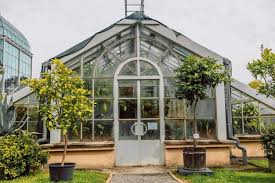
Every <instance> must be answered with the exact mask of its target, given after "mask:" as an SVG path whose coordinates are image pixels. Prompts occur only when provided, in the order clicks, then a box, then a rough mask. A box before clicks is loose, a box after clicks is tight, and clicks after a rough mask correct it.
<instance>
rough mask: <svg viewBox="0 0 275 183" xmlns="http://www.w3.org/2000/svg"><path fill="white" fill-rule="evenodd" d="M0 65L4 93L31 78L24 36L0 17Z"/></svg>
mask: <svg viewBox="0 0 275 183" xmlns="http://www.w3.org/2000/svg"><path fill="white" fill-rule="evenodd" d="M0 64H1V65H3V66H4V69H5V74H4V82H5V84H4V91H5V92H6V93H10V92H12V91H13V90H14V89H15V88H16V87H18V86H19V85H20V81H21V80H23V79H26V78H30V77H31V73H32V53H31V49H30V45H29V42H28V40H27V39H26V38H25V36H24V35H23V34H22V33H21V32H20V31H19V30H18V29H16V28H15V27H14V26H13V25H12V24H11V23H9V22H8V21H7V20H6V19H5V18H4V17H2V16H0Z"/></svg>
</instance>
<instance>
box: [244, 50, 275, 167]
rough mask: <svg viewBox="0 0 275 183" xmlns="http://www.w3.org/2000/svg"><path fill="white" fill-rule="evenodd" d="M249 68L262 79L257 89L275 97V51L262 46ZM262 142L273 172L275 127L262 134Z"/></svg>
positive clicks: (256, 77)
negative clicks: (258, 56) (257, 56)
mask: <svg viewBox="0 0 275 183" xmlns="http://www.w3.org/2000/svg"><path fill="white" fill-rule="evenodd" d="M247 69H248V70H249V71H250V72H251V73H252V75H253V77H254V78H255V79H257V80H259V81H260V82H258V85H257V91H258V92H260V93H262V94H265V95H266V96H267V97H269V96H271V97H275V74H274V73H275V53H273V52H272V49H267V48H264V47H263V46H262V50H261V58H260V59H257V60H253V61H252V62H251V63H249V64H248V65H247ZM261 143H262V145H263V148H264V151H265V153H266V156H267V158H268V160H269V167H270V169H271V171H272V172H275V131H274V129H273V130H269V131H266V132H265V133H264V134H263V135H262V136H261Z"/></svg>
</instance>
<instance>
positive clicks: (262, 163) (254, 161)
mask: <svg viewBox="0 0 275 183" xmlns="http://www.w3.org/2000/svg"><path fill="white" fill-rule="evenodd" d="M248 162H249V163H252V164H254V165H257V166H260V167H263V168H268V160H267V159H250V160H248Z"/></svg>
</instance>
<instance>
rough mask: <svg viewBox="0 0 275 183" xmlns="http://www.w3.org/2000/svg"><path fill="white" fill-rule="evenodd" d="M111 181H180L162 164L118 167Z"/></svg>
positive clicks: (169, 182)
mask: <svg viewBox="0 0 275 183" xmlns="http://www.w3.org/2000/svg"><path fill="white" fill-rule="evenodd" d="M108 171H109V172H112V173H113V177H112V180H111V182H110V183H178V182H177V181H176V180H174V179H173V178H172V177H171V176H170V175H169V173H168V172H169V169H167V168H166V167H162V166H147V167H116V168H113V169H109V170H108Z"/></svg>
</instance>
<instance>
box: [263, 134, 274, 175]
mask: <svg viewBox="0 0 275 183" xmlns="http://www.w3.org/2000/svg"><path fill="white" fill-rule="evenodd" d="M260 140H261V144H262V146H263V149H264V152H265V154H266V157H267V159H268V163H269V169H270V170H271V172H273V173H275V129H273V130H271V131H269V132H267V133H264V134H262V135H261V138H260Z"/></svg>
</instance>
